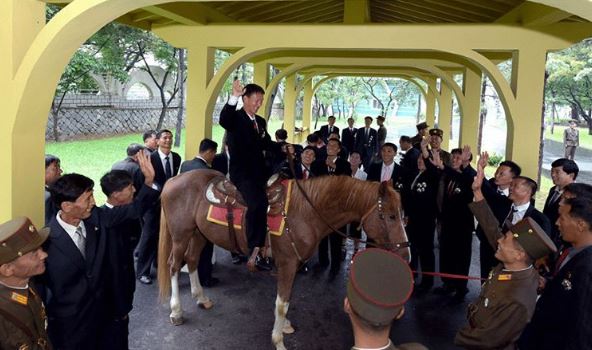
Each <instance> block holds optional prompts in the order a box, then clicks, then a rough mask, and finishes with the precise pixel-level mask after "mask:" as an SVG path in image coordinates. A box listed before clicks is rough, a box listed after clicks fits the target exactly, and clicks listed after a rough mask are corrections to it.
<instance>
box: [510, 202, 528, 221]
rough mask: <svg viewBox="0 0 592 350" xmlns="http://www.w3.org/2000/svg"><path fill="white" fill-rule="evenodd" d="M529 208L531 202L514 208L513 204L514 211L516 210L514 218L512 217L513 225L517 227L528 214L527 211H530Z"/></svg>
mask: <svg viewBox="0 0 592 350" xmlns="http://www.w3.org/2000/svg"><path fill="white" fill-rule="evenodd" d="M528 207H530V202H526V203H524V204H520V205H518V206H514V204H512V210H515V212H514V216H513V217H512V225H515V224H516V223H517V222H518V221H520V220H522V219H523V218H524V214H526V209H528Z"/></svg>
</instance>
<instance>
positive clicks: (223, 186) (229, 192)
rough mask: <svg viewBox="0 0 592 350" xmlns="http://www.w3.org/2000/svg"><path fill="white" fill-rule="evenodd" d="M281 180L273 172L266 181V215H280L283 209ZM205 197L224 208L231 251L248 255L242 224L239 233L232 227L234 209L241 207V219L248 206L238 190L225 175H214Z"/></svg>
mask: <svg viewBox="0 0 592 350" xmlns="http://www.w3.org/2000/svg"><path fill="white" fill-rule="evenodd" d="M282 180H283V179H282V177H281V176H279V175H278V174H274V175H273V176H272V177H271V178H270V179H269V180H268V181H267V187H266V193H267V200H268V202H269V207H268V209H267V215H268V216H277V215H280V214H282V210H283V209H284V202H285V200H286V190H285V188H284V186H283V185H282ZM205 197H206V200H207V201H208V203H209V204H210V205H212V206H214V207H219V208H224V209H226V221H227V224H228V234H229V239H230V242H231V244H232V247H231V251H232V252H233V253H240V254H243V255H248V248H247V246H248V245H247V237H246V231H245V229H244V225H243V226H242V227H243V229H242V230H240V233H237V232H236V230H235V228H234V213H235V209H242V212H243V220H244V213H245V212H246V211H245V209H246V210H248V207H247V205H246V203H245V201H244V199H243V197H242V195H241V193H240V191H239V190H238V189H237V188H236V186H235V185H234V184H233V183H232V182H231V181H230V180H229V179H227V178H226V177H224V176H216V177H214V178H212V179H211V180H210V181H209V182H208V184H207V186H206V191H205ZM265 245H266V247H268V246H269V235H268V237H267V239H266V242H265ZM266 250H268V249H266ZM254 253H255V252H254ZM255 255H256V254H255Z"/></svg>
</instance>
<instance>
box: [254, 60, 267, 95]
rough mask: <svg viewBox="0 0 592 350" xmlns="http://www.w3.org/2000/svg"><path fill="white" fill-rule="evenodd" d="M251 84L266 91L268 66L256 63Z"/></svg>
mask: <svg viewBox="0 0 592 350" xmlns="http://www.w3.org/2000/svg"><path fill="white" fill-rule="evenodd" d="M253 68H254V72H253V83H255V84H257V85H259V86H261V87H262V88H263V89H265V90H266V91H267V83H268V82H269V66H268V65H267V63H266V62H257V63H255V64H254V65H253Z"/></svg>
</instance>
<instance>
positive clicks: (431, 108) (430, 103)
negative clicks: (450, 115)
mask: <svg viewBox="0 0 592 350" xmlns="http://www.w3.org/2000/svg"><path fill="white" fill-rule="evenodd" d="M425 82H426V83H427V84H428V89H427V95H426V123H428V125H430V126H433V125H434V122H435V119H436V95H434V91H435V90H436V79H433V78H430V79H426V80H425Z"/></svg>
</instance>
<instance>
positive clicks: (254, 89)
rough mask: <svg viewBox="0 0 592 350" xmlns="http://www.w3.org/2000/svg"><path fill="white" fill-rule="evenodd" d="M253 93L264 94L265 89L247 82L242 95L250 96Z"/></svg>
mask: <svg viewBox="0 0 592 350" xmlns="http://www.w3.org/2000/svg"><path fill="white" fill-rule="evenodd" d="M253 94H261V95H265V90H263V88H262V87H261V86H259V85H257V84H247V85H246V86H245V91H244V92H243V97H244V96H246V97H250V96H251V95H253Z"/></svg>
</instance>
